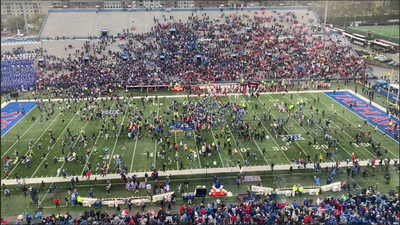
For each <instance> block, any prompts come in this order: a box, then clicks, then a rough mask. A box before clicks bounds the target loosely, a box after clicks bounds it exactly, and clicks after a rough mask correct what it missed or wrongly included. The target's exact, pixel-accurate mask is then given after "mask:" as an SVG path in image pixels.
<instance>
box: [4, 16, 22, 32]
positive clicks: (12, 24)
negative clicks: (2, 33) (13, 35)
mask: <svg viewBox="0 0 400 225" xmlns="http://www.w3.org/2000/svg"><path fill="white" fill-rule="evenodd" d="M17 24H18V29H20V30H21V31H22V30H23V28H24V25H25V24H24V17H23V16H22V15H21V16H10V17H9V18H8V19H7V21H6V29H7V30H10V31H11V32H16V31H17Z"/></svg>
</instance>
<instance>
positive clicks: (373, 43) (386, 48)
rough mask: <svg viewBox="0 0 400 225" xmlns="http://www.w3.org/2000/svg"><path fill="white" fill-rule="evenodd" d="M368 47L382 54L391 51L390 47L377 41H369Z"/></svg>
mask: <svg viewBox="0 0 400 225" xmlns="http://www.w3.org/2000/svg"><path fill="white" fill-rule="evenodd" d="M370 47H371V48H372V49H377V50H380V51H382V52H390V50H391V49H392V46H390V45H388V44H385V43H382V42H377V41H371V45H370Z"/></svg>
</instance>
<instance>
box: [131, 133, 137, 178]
mask: <svg viewBox="0 0 400 225" xmlns="http://www.w3.org/2000/svg"><path fill="white" fill-rule="evenodd" d="M137 142H138V138H137V139H136V142H135V147H134V148H133V157H132V162H131V168H130V169H129V173H131V172H132V168H133V160H134V159H135V153H136V145H137Z"/></svg>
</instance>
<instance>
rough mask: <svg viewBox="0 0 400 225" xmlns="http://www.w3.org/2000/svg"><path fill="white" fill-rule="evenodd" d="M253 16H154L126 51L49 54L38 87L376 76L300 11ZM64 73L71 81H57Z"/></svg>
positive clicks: (99, 48) (101, 44)
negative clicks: (172, 18) (168, 18)
mask: <svg viewBox="0 0 400 225" xmlns="http://www.w3.org/2000/svg"><path fill="white" fill-rule="evenodd" d="M200 12H201V11H200ZM253 13H254V12H246V13H243V14H221V15H220V17H219V18H216V19H211V18H209V16H208V15H207V14H206V13H203V12H201V14H200V13H198V14H197V16H193V17H192V18H191V20H189V21H187V22H182V21H179V22H175V21H174V22H172V21H168V22H166V23H164V24H162V22H160V21H159V20H158V19H157V18H154V25H155V26H154V27H152V28H151V31H150V32H147V33H141V34H132V33H129V34H128V33H127V30H125V31H124V34H123V36H122V38H121V41H120V42H119V44H118V45H119V46H120V47H121V50H120V51H115V52H114V51H111V50H108V47H109V46H110V45H117V43H116V42H115V38H109V36H105V37H103V38H102V39H98V40H96V41H87V42H86V43H85V44H84V45H83V46H80V47H78V48H75V53H72V54H70V56H69V57H67V58H66V59H63V58H61V59H53V60H50V57H49V56H48V61H49V62H48V63H47V65H46V68H45V69H44V70H43V71H42V72H40V73H39V78H40V79H38V84H40V86H41V87H42V88H46V87H49V86H51V87H63V88H66V87H71V86H72V87H76V88H77V89H83V88H87V90H88V91H93V92H105V91H108V90H109V89H112V90H113V89H115V88H117V87H118V86H120V85H121V86H124V87H125V86H126V85H128V86H130V85H170V84H171V83H175V82H179V83H180V84H183V85H184V84H188V83H199V82H200V83H207V82H209V81H211V82H215V81H240V80H242V79H244V80H247V81H262V80H267V79H269V80H273V79H279V78H286V79H290V78H293V79H296V78H308V79H313V78H314V79H315V78H324V77H331V78H332V77H333V78H339V77H352V76H353V75H359V76H364V77H366V76H368V74H367V73H366V70H365V68H366V67H365V65H364V64H363V62H362V60H361V59H359V58H357V57H356V56H354V55H353V54H352V52H351V48H350V46H349V43H348V41H346V39H345V38H344V37H341V36H339V35H337V34H334V35H330V34H326V35H322V36H319V37H316V36H313V34H315V33H322V30H321V26H320V25H319V24H318V23H316V22H313V23H312V25H313V26H310V20H312V19H308V20H309V21H308V22H304V23H300V22H299V21H300V18H298V17H300V16H297V15H296V13H295V12H287V13H285V14H279V13H278V12H273V13H272V15H270V16H266V15H264V14H262V13H257V14H255V13H254V14H253ZM302 21H306V18H304V19H303V18H302ZM171 28H173V29H174V31H171ZM248 28H251V29H248ZM335 41H338V42H335ZM65 50H66V51H67V50H68V48H65ZM107 50H108V51H107ZM88 56H90V57H89V59H88V60H85V58H87V57H88ZM122 56H126V57H125V59H123V57H122ZM197 56H199V57H197ZM60 71H63V72H62V74H63V75H62V76H58V75H56V74H60V73H59V72H60Z"/></svg>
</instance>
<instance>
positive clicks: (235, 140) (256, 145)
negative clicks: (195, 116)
mask: <svg viewBox="0 0 400 225" xmlns="http://www.w3.org/2000/svg"><path fill="white" fill-rule="evenodd" d="M228 98H229V102H230V103H231V104H232V100H231V97H230V96H228ZM217 103H218V101H217ZM228 129H229V131H230V133H231V134H232V138H233V140H234V141H235V145H236V147H237V151H238V152H239V153H240V156H241V157H242V160H243V162H244V158H243V155H242V151H241V150H240V149H239V146H237V144H236V139H235V136H234V135H233V132H232V130H231V128H230V126H229V125H228ZM251 139H252V140H253V142H254V143H255V144H256V146H257V148H258V150H259V151H260V153H261V155H262V156H263V158H264V160H265V162H266V163H267V164H268V165H270V164H269V163H268V160H267V158H265V156H264V154H263V153H262V151H261V148H260V146H258V144H257V142H256V141H255V140H254V138H253V137H252V138H251Z"/></svg>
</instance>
